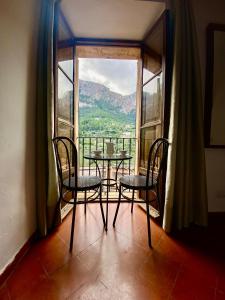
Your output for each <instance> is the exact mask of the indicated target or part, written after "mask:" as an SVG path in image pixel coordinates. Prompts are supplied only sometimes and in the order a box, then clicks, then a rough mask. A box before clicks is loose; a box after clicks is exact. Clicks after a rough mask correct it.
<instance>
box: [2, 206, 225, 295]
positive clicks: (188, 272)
mask: <svg viewBox="0 0 225 300" xmlns="http://www.w3.org/2000/svg"><path fill="white" fill-rule="evenodd" d="M114 211H115V206H114V205H111V206H110V219H109V222H110V224H112V217H113V214H114ZM117 220H118V221H117V224H116V228H115V229H113V227H112V226H109V231H108V233H107V234H106V233H105V232H104V231H103V226H102V220H101V215H100V209H99V207H98V206H97V205H93V204H91V205H88V209H87V215H86V217H85V216H84V213H83V206H82V207H79V208H78V211H77V220H76V227H75V243H74V251H73V254H69V251H68V245H69V234H70V224H71V216H68V217H67V218H66V219H65V220H64V222H63V224H62V225H60V226H59V227H58V228H57V230H56V231H55V232H54V233H53V234H51V235H50V236H49V237H48V238H47V239H44V240H42V241H40V242H38V243H37V244H36V245H34V247H33V248H32V249H31V250H30V251H29V252H28V254H27V255H26V256H25V257H24V259H23V260H22V261H21V262H20V264H19V265H18V266H17V268H16V270H15V272H14V273H13V274H12V275H11V276H10V278H9V279H8V280H7V282H6V283H5V285H3V287H2V288H1V289H0V299H1V300H3V299H29V300H30V299H31V300H34V299H53V300H57V299H70V300H72V299H86V300H87V299H89V300H92V299H93V300H107V299H110V300H114V299H116V300H119V299H129V300H133V299H138V300H142V299H153V300H155V299H156V300H157V299H168V300H169V299H170V300H172V299H179V300H186V299H188V300H191V299H193V300H194V299H195V300H197V299H202V300H207V299H209V300H221V299H225V246H224V245H225V242H224V240H225V234H224V232H225V231H224V227H222V226H221V225H220V224H218V228H217V227H215V228H214V227H209V229H207V230H206V229H204V230H203V229H192V230H187V231H183V232H182V233H179V234H177V235H176V236H175V237H169V236H168V235H166V234H165V233H164V232H163V231H162V230H161V228H160V227H158V226H157V225H156V224H155V223H154V222H151V229H152V240H153V241H152V242H153V247H154V248H153V249H149V248H148V246H147V227H146V218H145V213H144V212H143V211H142V210H141V209H140V208H139V207H137V206H136V207H135V209H134V213H133V215H131V214H130V206H129V205H128V204H124V205H123V206H122V205H121V210H120V212H119V215H118V219H117ZM216 228H217V229H216ZM218 229H219V230H218Z"/></svg>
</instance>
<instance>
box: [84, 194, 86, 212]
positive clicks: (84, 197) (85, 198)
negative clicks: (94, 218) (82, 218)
mask: <svg viewBox="0 0 225 300" xmlns="http://www.w3.org/2000/svg"><path fill="white" fill-rule="evenodd" d="M86 211H87V191H84V214H85V215H86Z"/></svg>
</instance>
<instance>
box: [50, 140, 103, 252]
mask: <svg viewBox="0 0 225 300" xmlns="http://www.w3.org/2000/svg"><path fill="white" fill-rule="evenodd" d="M53 144H54V150H55V156H56V165H57V171H58V176H59V190H60V196H59V205H60V204H61V201H64V202H66V203H68V204H71V205H73V215H72V224H71V234H70V252H71V251H72V249H73V239H74V226H75V216H76V205H78V204H84V212H85V214H86V206H87V203H93V202H94V203H100V209H101V214H102V220H103V224H104V228H105V216H104V211H103V204H102V183H101V178H100V177H97V176H78V154H77V148H76V145H75V144H74V142H73V141H72V140H71V139H70V138H68V137H65V136H57V137H55V138H53ZM60 144H61V145H62V146H63V147H64V148H63V149H64V150H65V153H66V161H67V166H68V170H67V172H68V176H67V178H66V179H64V178H63V169H62V160H61V157H60V154H59V145H60ZM69 153H71V157H70V154H69ZM84 178H85V179H86V181H85V183H86V184H85V185H84V186H82V185H80V186H79V185H78V182H79V180H80V181H81V182H82V179H84ZM89 190H93V191H94V193H93V194H92V195H91V196H89V197H87V191H89ZM82 191H83V192H84V201H82V200H78V199H77V193H78V192H82ZM68 192H71V193H72V199H69V200H68V199H66V198H65V196H66V194H67V193H68ZM98 197H99V200H97V201H96V199H97V198H98Z"/></svg>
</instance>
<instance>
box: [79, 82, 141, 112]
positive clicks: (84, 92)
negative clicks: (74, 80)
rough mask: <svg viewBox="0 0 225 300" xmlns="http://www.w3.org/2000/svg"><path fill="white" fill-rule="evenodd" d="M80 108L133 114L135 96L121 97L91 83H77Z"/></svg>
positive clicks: (97, 84) (99, 85) (104, 87)
mask: <svg viewBox="0 0 225 300" xmlns="http://www.w3.org/2000/svg"><path fill="white" fill-rule="evenodd" d="M79 96H80V99H79V100H80V107H85V106H89V107H90V106H99V105H100V106H101V107H102V105H103V104H104V105H103V106H104V107H107V106H108V108H110V109H115V110H116V111H117V112H120V113H124V114H130V113H132V112H133V113H135V102H136V101H135V97H136V94H135V93H133V94H131V95H127V96H123V95H121V94H118V93H115V92H112V91H111V90H110V89H109V88H107V87H106V86H104V85H102V84H99V83H95V82H92V81H85V80H80V81H79Z"/></svg>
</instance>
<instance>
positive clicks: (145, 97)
mask: <svg viewBox="0 0 225 300" xmlns="http://www.w3.org/2000/svg"><path fill="white" fill-rule="evenodd" d="M170 54H171V36H170V24H169V12H168V11H165V12H164V13H163V14H162V16H161V17H160V18H159V19H158V21H157V22H156V23H155V25H154V26H153V27H152V29H151V30H150V32H149V33H148V34H147V35H146V36H145V38H144V41H143V47H142V82H141V83H140V86H141V94H142V95H141V101H140V107H139V110H140V115H139V116H140V117H139V140H140V143H139V160H138V162H139V165H138V170H139V173H140V174H143V175H144V174H146V169H147V160H148V153H149V149H150V146H151V144H152V143H153V142H154V140H156V139H157V138H159V137H165V138H167V137H168V126H169V115H170V111H169V108H170V90H171V64H172V61H170V60H171V59H172V56H171V55H170ZM169 59H170V60H169ZM164 177H165V176H164ZM161 193H162V195H161V199H163V201H164V182H162V188H161ZM139 196H140V197H144V194H142V193H140V195H139ZM152 197H153V198H154V195H150V199H151V198H152ZM152 206H153V207H152V209H151V213H152V216H153V217H154V216H155V217H157V216H159V211H158V210H157V203H155V204H154V202H153V204H152Z"/></svg>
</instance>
